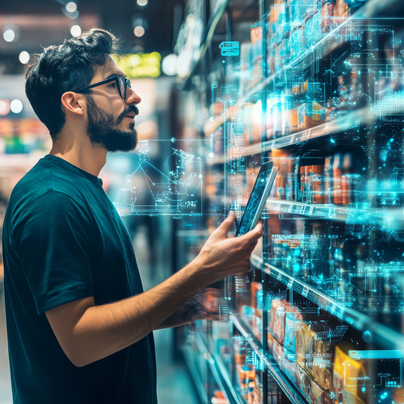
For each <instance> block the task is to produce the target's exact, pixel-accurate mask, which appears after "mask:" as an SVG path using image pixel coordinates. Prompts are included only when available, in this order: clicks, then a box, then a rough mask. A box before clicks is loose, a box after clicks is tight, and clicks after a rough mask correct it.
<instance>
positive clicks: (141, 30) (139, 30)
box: [133, 25, 145, 38]
mask: <svg viewBox="0 0 404 404" xmlns="http://www.w3.org/2000/svg"><path fill="white" fill-rule="evenodd" d="M133 33H134V34H135V35H136V36H137V37H139V38H140V37H141V36H143V35H144V33H145V30H144V28H143V27H142V26H140V25H138V26H137V27H135V29H134V30H133Z"/></svg>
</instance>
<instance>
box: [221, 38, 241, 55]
mask: <svg viewBox="0 0 404 404" xmlns="http://www.w3.org/2000/svg"><path fill="white" fill-rule="evenodd" d="M219 48H220V49H221V54H222V56H239V55H240V43H239V42H236V41H226V42H222V43H221V44H220V45H219Z"/></svg>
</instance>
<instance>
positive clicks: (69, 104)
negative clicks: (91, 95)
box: [61, 91, 85, 115]
mask: <svg viewBox="0 0 404 404" xmlns="http://www.w3.org/2000/svg"><path fill="white" fill-rule="evenodd" d="M61 102H62V106H63V108H64V109H65V113H66V112H67V111H70V112H72V113H73V114H76V115H84V104H85V101H84V98H83V96H82V95H81V94H77V93H73V92H71V91H67V92H66V93H64V94H63V95H62V98H61Z"/></svg>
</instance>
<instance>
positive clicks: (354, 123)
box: [245, 108, 371, 156]
mask: <svg viewBox="0 0 404 404" xmlns="http://www.w3.org/2000/svg"><path fill="white" fill-rule="evenodd" d="M370 118H371V116H370V113H369V109H368V108H363V109H360V110H357V111H354V112H351V113H348V114H346V115H344V116H341V117H339V118H338V119H336V120H334V121H330V122H327V123H324V124H322V125H318V126H316V127H314V128H310V129H305V130H303V131H300V132H296V133H294V134H291V135H288V136H283V137H280V138H277V139H273V140H268V141H266V142H263V143H259V144H256V145H252V146H247V147H246V149H245V155H246V156H251V155H254V154H258V153H262V152H268V151H271V150H272V149H282V148H284V147H288V146H292V145H295V144H298V143H302V142H307V141H309V140H312V139H316V138H319V137H323V136H331V135H334V134H337V133H340V132H345V131H353V130H355V129H358V128H359V126H360V125H361V124H362V123H364V122H371V119H370Z"/></svg>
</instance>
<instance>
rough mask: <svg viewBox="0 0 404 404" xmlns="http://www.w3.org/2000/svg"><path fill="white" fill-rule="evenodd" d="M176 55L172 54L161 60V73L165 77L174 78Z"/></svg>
mask: <svg viewBox="0 0 404 404" xmlns="http://www.w3.org/2000/svg"><path fill="white" fill-rule="evenodd" d="M177 59H178V58H177V55H175V54H174V53H172V54H171V55H168V56H166V57H165V58H164V59H163V64H162V68H163V73H164V74H166V75H167V76H175V75H176V74H177Z"/></svg>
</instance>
